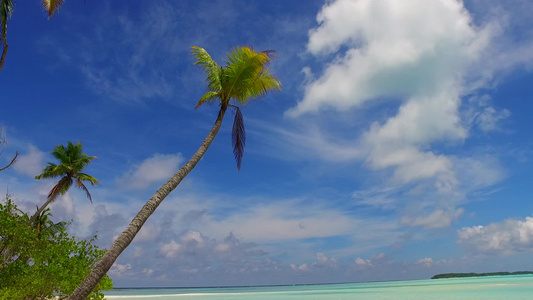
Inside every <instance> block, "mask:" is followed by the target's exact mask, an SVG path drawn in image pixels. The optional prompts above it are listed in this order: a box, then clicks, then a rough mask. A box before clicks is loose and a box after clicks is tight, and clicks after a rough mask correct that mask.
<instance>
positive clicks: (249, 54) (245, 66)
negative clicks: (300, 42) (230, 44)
mask: <svg viewBox="0 0 533 300" xmlns="http://www.w3.org/2000/svg"><path fill="white" fill-rule="evenodd" d="M269 62H270V58H269V57H268V55H266V54H265V53H262V52H255V51H254V50H253V49H251V48H249V47H240V48H234V49H233V50H232V51H231V53H230V54H229V55H228V66H227V68H226V72H225V73H226V75H225V77H226V78H227V79H228V86H227V95H228V96H229V97H231V98H233V99H235V100H236V101H237V102H239V104H241V105H243V104H246V102H248V100H249V96H248V95H250V94H251V92H250V89H252V88H253V87H254V85H253V83H254V81H255V80H256V79H257V78H258V77H259V76H260V75H261V73H262V72H263V70H264V67H265V66H266V65H267V64H268V63H269Z"/></svg>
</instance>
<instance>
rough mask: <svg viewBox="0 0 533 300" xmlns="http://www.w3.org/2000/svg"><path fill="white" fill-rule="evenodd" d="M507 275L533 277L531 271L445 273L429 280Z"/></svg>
mask: <svg viewBox="0 0 533 300" xmlns="http://www.w3.org/2000/svg"><path fill="white" fill-rule="evenodd" d="M508 275H533V272H532V271H520V272H494V273H445V274H437V275H435V276H433V277H431V279H441V278H461V277H483V276H508Z"/></svg>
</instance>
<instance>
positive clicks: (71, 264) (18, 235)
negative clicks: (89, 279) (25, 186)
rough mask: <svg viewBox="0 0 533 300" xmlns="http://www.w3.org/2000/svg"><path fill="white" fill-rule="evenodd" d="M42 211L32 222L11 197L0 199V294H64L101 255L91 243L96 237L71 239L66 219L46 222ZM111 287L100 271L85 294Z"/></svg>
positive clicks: (26, 296)
mask: <svg viewBox="0 0 533 300" xmlns="http://www.w3.org/2000/svg"><path fill="white" fill-rule="evenodd" d="M50 217H51V214H50V211H49V209H47V210H44V211H43V212H42V213H41V214H40V216H39V219H38V220H39V221H38V222H36V223H34V224H36V225H35V226H29V225H28V221H29V216H28V214H27V213H24V212H22V211H21V210H20V209H18V208H17V206H16V205H15V204H14V203H13V201H12V200H11V199H6V201H5V203H0V253H2V255H0V299H28V300H31V299H52V298H53V297H58V299H64V298H65V297H66V296H67V295H68V294H70V293H71V292H72V291H73V290H74V288H75V287H76V286H77V283H78V282H79V281H80V280H82V279H83V278H84V277H85V276H86V275H87V274H88V273H89V271H90V268H91V267H92V266H93V265H94V264H95V263H96V262H97V260H98V259H100V258H101V257H102V255H103V254H104V251H103V250H100V249H98V247H96V246H94V245H93V242H94V240H95V239H96V236H95V237H94V238H93V239H89V240H77V239H75V238H74V237H71V236H69V235H68V233H67V232H66V229H67V225H68V224H67V223H64V222H59V223H54V222H53V221H51V218H50ZM112 287H113V285H112V281H111V279H110V278H109V277H108V276H105V277H104V278H103V279H102V281H100V283H99V284H98V285H97V286H96V288H95V289H94V290H93V291H91V293H90V294H89V295H88V299H103V298H104V296H103V294H102V290H109V289H111V288H112Z"/></svg>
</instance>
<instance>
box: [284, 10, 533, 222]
mask: <svg viewBox="0 0 533 300" xmlns="http://www.w3.org/2000/svg"><path fill="white" fill-rule="evenodd" d="M476 21H477V22H474V20H473V18H472V16H471V15H470V13H469V12H468V11H467V10H466V8H465V7H464V5H463V2H462V1H457V0H441V1H424V0H413V1H395V0H333V1H328V2H326V4H325V5H324V6H323V7H322V10H321V11H320V12H319V14H318V16H317V22H318V26H317V27H316V28H315V29H313V30H311V31H310V32H309V40H308V45H307V50H308V52H309V53H311V54H312V55H314V56H317V57H319V58H320V59H321V60H322V61H324V60H325V61H327V62H328V63H327V64H325V65H324V69H323V70H320V72H321V74H319V75H315V74H313V73H312V71H311V68H306V69H305V70H304V73H305V74H306V78H307V80H306V82H305V85H306V86H305V93H304V96H303V98H302V99H301V101H299V102H298V103H297V105H296V106H295V107H293V108H291V109H290V110H288V111H287V112H286V115H288V116H290V117H301V118H303V117H304V115H306V114H310V113H316V112H318V111H321V112H324V111H327V110H336V111H337V112H339V113H338V114H341V115H344V116H346V115H352V116H355V115H357V116H359V114H361V113H359V111H356V109H359V110H363V109H365V110H367V109H368V110H369V111H370V109H371V108H373V107H372V104H374V103H379V104H380V105H382V103H391V102H393V104H395V103H398V104H397V105H398V106H397V110H396V108H394V110H390V108H391V107H395V106H391V105H389V106H387V107H388V108H389V110H388V111H387V113H386V114H381V115H379V116H378V118H380V119H377V120H372V119H369V121H370V122H372V121H373V122H372V123H371V126H370V127H369V128H368V129H367V130H366V131H365V132H364V133H362V134H361V135H359V131H356V133H355V134H354V135H353V137H352V141H351V142H346V141H345V142H344V144H345V145H349V146H351V147H346V148H345V149H349V150H350V151H351V153H353V154H352V156H349V155H338V156H335V157H336V158H337V159H338V160H340V161H349V160H353V159H363V160H364V162H365V163H366V164H367V166H368V167H369V168H370V169H371V170H373V171H377V172H380V173H379V174H383V175H385V176H387V177H388V178H390V180H385V181H384V180H383V176H380V181H381V182H383V184H379V185H380V186H386V187H392V188H393V189H395V190H397V191H398V194H397V195H394V196H396V197H391V195H390V194H389V193H380V194H379V193H378V194H377V195H374V196H373V197H372V198H364V199H359V200H358V202H359V203H360V204H366V205H371V206H373V207H381V208H384V209H399V207H401V206H400V205H398V203H396V202H397V201H398V200H395V199H400V198H402V199H405V201H406V202H408V203H407V205H406V206H407V208H406V209H405V210H403V211H401V213H403V214H404V217H403V219H402V221H401V224H404V225H408V226H422V227H424V228H442V227H447V226H449V225H450V224H451V222H453V221H454V220H457V219H458V218H459V217H460V216H461V215H462V213H463V209H462V208H457V206H458V205H459V204H460V203H464V200H465V199H466V197H467V195H468V193H470V192H471V191H473V190H475V189H480V188H484V187H487V186H490V185H493V184H495V183H497V182H499V181H500V180H501V179H502V178H503V177H504V174H505V172H504V170H503V168H501V167H500V164H499V162H498V159H497V158H496V157H495V156H491V157H489V156H486V157H482V158H469V157H461V156H460V155H453V156H452V155H449V154H447V153H446V148H444V147H441V146H442V145H446V146H449V145H451V146H453V145H458V144H459V145H460V144H462V143H463V142H464V141H465V140H466V139H467V138H468V137H469V136H470V135H472V134H474V133H476V132H475V131H472V132H471V131H470V130H471V129H473V128H478V129H479V130H481V131H483V132H489V131H493V130H497V129H499V127H500V123H501V121H502V120H504V119H506V118H508V117H509V115H510V113H509V111H508V110H505V109H497V108H495V107H493V106H492V105H491V103H490V101H489V100H490V99H486V97H477V96H472V95H475V92H476V91H477V89H479V88H481V87H486V86H489V85H490V84H492V83H493V74H494V73H496V72H497V71H498V70H510V69H511V68H516V66H519V65H520V61H522V62H523V61H531V55H529V56H528V55H518V57H519V59H517V60H516V61H515V60H512V59H511V60H508V61H505V60H504V59H503V57H505V55H504V54H505V53H507V54H508V53H509V49H511V48H512V47H508V48H504V47H500V46H498V45H495V44H496V43H498V41H501V37H502V36H503V35H504V34H503V33H504V32H505V26H504V25H503V22H502V18H499V17H494V16H492V17H489V18H486V19H484V20H483V21H482V22H480V21H479V20H476ZM420 24H424V25H423V26H421V25H420ZM507 44H509V41H507ZM495 46H496V47H495ZM522 46H523V47H521V48H524V47H525V48H527V47H526V46H525V45H522ZM494 49H498V50H497V52H494ZM495 54H497V55H495ZM495 56H497V57H499V58H498V60H499V62H494V63H493V62H492V58H493V57H495ZM489 58H490V59H489ZM486 61H491V63H489V64H486ZM465 96H469V97H470V99H471V100H470V102H468V103H467V104H464V103H463V98H464V97H465ZM391 111H392V112H393V113H392V114H391V113H390V112H391ZM394 111H396V112H394ZM323 115H325V114H324V113H321V114H320V116H323ZM368 115H369V116H370V118H372V117H373V116H374V115H373V114H368ZM316 126H317V127H318V128H320V126H319V125H316ZM318 132H319V133H320V131H318ZM308 136H312V137H314V138H313V140H314V141H315V142H314V143H313V144H312V145H313V146H314V147H316V148H317V150H316V152H317V153H321V152H322V153H329V152H330V150H329V149H330V148H333V149H337V148H343V147H341V146H342V145H340V144H336V143H334V142H333V143H332V142H331V141H335V136H334V135H332V136H328V138H327V139H326V138H323V137H321V135H320V134H317V133H315V132H313V134H312V135H308ZM316 137H318V138H316ZM300 139H301V140H302V139H304V138H303V137H300ZM348 139H349V138H348ZM344 140H346V138H345V139H344ZM319 157H321V158H323V157H322V156H319ZM325 160H326V159H325ZM329 160H331V159H329ZM468 166H470V167H471V168H469V167H468ZM469 175H472V176H474V177H472V176H469ZM476 175H478V176H477V177H476ZM389 176H390V177H389ZM402 190H403V191H402ZM422 197H423V199H420V198H422ZM411 199H413V200H414V201H412V200H411ZM420 200H422V201H423V203H424V205H413V204H411V202H415V201H420Z"/></svg>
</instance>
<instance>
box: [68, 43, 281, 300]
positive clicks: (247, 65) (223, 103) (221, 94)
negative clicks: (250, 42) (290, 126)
mask: <svg viewBox="0 0 533 300" xmlns="http://www.w3.org/2000/svg"><path fill="white" fill-rule="evenodd" d="M273 54H274V52H273V51H263V52H256V51H254V50H253V49H252V48H249V47H237V48H234V49H233V50H232V51H231V52H230V53H229V54H228V55H227V61H226V65H225V66H223V67H222V66H219V65H218V64H217V63H216V62H215V61H214V60H213V59H211V56H209V54H208V53H207V52H206V51H205V50H204V49H202V48H198V47H193V48H192V55H193V56H194V58H195V64H197V65H199V66H200V67H202V68H203V69H204V70H205V71H206V73H207V74H206V75H207V77H206V83H207V89H208V91H207V93H205V95H204V96H203V97H202V98H200V101H198V104H197V105H196V107H199V106H200V105H202V104H203V103H206V102H214V101H218V102H219V106H220V110H219V113H218V117H217V119H216V121H215V124H214V125H213V127H212V128H211V131H210V132H209V134H208V135H207V137H206V138H205V140H204V141H203V142H202V144H201V145H200V148H199V149H198V150H197V151H196V153H195V154H194V155H193V156H192V157H191V159H189V161H188V162H187V163H186V164H185V165H184V166H183V167H181V169H179V170H178V172H176V174H174V175H173V176H172V178H170V179H169V180H168V181H167V182H166V183H165V184H163V186H161V187H160V188H159V189H158V190H157V191H156V192H155V194H154V195H153V196H152V197H151V198H150V199H149V200H148V202H146V204H145V205H144V206H143V207H142V209H141V210H140V211H139V213H137V215H136V216H135V217H134V218H133V220H132V221H131V223H130V224H129V225H128V227H127V228H126V229H125V230H124V231H123V232H122V233H121V234H120V235H119V236H118V237H117V239H116V240H115V241H114V242H113V245H111V248H109V250H107V252H106V254H105V255H104V257H103V258H102V259H101V260H100V261H99V262H98V264H97V265H96V266H95V267H94V268H93V270H91V273H90V274H89V275H88V276H87V277H86V278H85V280H84V281H83V282H82V283H81V284H80V285H79V286H78V287H77V288H76V290H74V292H73V293H72V294H71V295H70V296H69V297H68V298H67V299H70V300H72V299H78V300H81V299H85V298H86V297H87V295H89V293H90V292H91V291H92V290H93V289H94V287H95V286H96V285H97V284H98V282H99V281H100V279H101V278H102V277H103V276H104V275H105V274H106V273H107V271H108V270H109V268H111V266H112V265H113V263H114V262H115V260H116V259H117V258H118V256H119V255H120V254H121V253H122V251H124V250H125V249H126V247H128V245H129V244H130V243H131V241H132V240H133V238H134V237H135V236H136V235H137V233H138V232H139V230H141V227H142V226H143V225H144V223H145V222H146V220H148V218H149V217H150V215H152V213H153V212H154V211H155V209H156V208H157V207H158V206H159V204H161V202H163V200H164V199H165V197H166V196H168V194H169V193H170V192H171V191H173V190H174V189H175V188H176V187H177V186H178V184H179V183H180V182H181V181H182V180H183V178H185V176H187V174H189V172H190V171H191V170H192V169H193V168H194V167H195V166H196V164H197V163H198V162H199V161H200V159H201V158H202V156H203V155H204V154H205V152H206V151H207V149H208V148H209V146H210V145H211V143H212V142H213V140H214V138H215V136H216V135H217V133H218V131H219V129H220V126H221V125H222V120H223V118H224V114H225V113H226V110H227V109H228V108H233V109H235V110H236V114H235V124H234V126H233V134H232V140H233V146H234V149H233V152H234V154H235V158H236V159H237V167H238V168H240V165H241V159H242V154H243V149H244V143H245V136H244V125H243V123H242V115H241V113H240V110H239V107H238V106H237V105H243V104H246V103H247V102H248V101H249V100H250V99H255V98H259V97H261V96H263V95H265V94H267V93H268V92H269V91H273V90H276V91H281V83H280V82H279V80H278V79H277V78H276V77H274V76H273V75H272V74H271V72H270V71H269V69H268V64H269V62H270V60H271V59H272V55H273ZM232 101H233V102H232Z"/></svg>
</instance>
